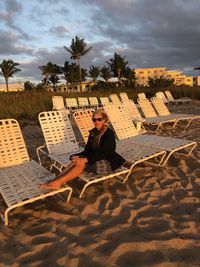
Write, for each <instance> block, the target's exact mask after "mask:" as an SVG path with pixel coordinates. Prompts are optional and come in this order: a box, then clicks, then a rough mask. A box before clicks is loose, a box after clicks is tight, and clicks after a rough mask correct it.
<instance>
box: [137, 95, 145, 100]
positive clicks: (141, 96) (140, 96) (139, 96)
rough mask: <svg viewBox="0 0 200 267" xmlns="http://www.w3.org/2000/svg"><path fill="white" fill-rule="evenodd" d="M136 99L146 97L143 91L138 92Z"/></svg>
mask: <svg viewBox="0 0 200 267" xmlns="http://www.w3.org/2000/svg"><path fill="white" fill-rule="evenodd" d="M138 99H140V100H141V99H146V95H145V93H139V94H138Z"/></svg>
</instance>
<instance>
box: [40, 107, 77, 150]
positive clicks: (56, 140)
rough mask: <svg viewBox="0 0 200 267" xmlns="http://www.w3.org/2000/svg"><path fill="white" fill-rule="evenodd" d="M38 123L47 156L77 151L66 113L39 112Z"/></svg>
mask: <svg viewBox="0 0 200 267" xmlns="http://www.w3.org/2000/svg"><path fill="white" fill-rule="evenodd" d="M39 122H40V125H41V128H42V132H43V135H44V139H45V143H46V146H47V149H48V152H49V154H57V155H58V154H64V153H73V152H74V151H77V150H78V149H79V146H78V143H77V140H76V137H75V135H74V131H73V129H72V125H71V123H70V120H69V117H68V115H67V113H66V112H61V111H47V112H41V113H40V114H39Z"/></svg>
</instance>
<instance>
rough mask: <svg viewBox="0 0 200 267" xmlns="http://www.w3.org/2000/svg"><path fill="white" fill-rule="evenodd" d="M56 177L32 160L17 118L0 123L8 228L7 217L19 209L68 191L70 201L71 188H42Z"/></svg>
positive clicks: (0, 184) (0, 189) (0, 185)
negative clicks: (42, 185)
mask: <svg viewBox="0 0 200 267" xmlns="http://www.w3.org/2000/svg"><path fill="white" fill-rule="evenodd" d="M54 178H55V176H54V175H53V174H52V173H50V172H49V171H47V170H46V169H45V168H43V167H42V166H41V165H39V164H38V163H37V162H36V161H34V160H31V159H30V158H29V155H28V152H27V149H26V145H25V142H24V139H23V136H22V133H21V130H20V127H19V124H18V122H17V121H16V120H14V119H5V120H0V193H1V195H2V197H3V199H4V201H5V203H6V205H7V208H6V210H5V212H4V215H3V219H4V222H5V225H8V214H9V212H10V211H12V210H13V209H15V208H17V207H21V206H24V205H26V204H28V203H32V202H34V201H37V200H40V199H44V198H46V197H49V196H53V195H55V194H58V193H61V192H64V191H68V197H67V201H69V199H70V197H71V194H72V189H71V187H69V186H65V187H62V188H61V189H58V190H44V189H40V185H41V184H43V183H45V182H48V181H50V180H53V179H54Z"/></svg>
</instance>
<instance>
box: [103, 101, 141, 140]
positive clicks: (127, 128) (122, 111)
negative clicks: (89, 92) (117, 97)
mask: <svg viewBox="0 0 200 267" xmlns="http://www.w3.org/2000/svg"><path fill="white" fill-rule="evenodd" d="M104 110H105V112H106V113H107V114H108V117H109V120H110V122H111V124H112V126H113V128H114V130H115V133H116V135H117V138H118V139H126V138H129V137H133V136H136V135H138V132H137V130H136V128H135V125H134V123H133V122H132V120H131V118H130V117H129V116H128V115H127V110H126V108H125V106H124V104H120V105H116V104H112V103H111V104H109V105H105V106H104Z"/></svg>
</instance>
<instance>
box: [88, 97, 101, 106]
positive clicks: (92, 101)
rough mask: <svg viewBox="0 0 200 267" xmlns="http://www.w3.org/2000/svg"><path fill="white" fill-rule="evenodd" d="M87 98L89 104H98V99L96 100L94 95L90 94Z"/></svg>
mask: <svg viewBox="0 0 200 267" xmlns="http://www.w3.org/2000/svg"><path fill="white" fill-rule="evenodd" d="M88 99H89V102H90V106H96V107H98V106H99V101H98V99H97V97H96V96H90V97H88Z"/></svg>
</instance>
